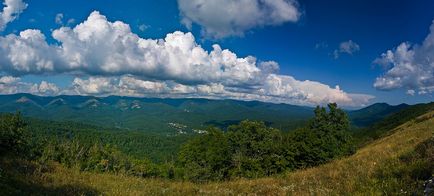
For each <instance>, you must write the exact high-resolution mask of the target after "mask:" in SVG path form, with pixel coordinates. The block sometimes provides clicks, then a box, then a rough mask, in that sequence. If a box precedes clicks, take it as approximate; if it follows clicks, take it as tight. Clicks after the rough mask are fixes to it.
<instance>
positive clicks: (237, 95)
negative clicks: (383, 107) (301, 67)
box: [64, 74, 374, 106]
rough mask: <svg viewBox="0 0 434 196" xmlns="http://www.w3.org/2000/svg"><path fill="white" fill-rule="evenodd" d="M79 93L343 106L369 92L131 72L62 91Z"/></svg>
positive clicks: (286, 81) (273, 79)
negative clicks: (153, 77) (183, 80)
mask: <svg viewBox="0 0 434 196" xmlns="http://www.w3.org/2000/svg"><path fill="white" fill-rule="evenodd" d="M64 92H65V93H66V94H79V95H103V96H107V95H121V96H139V97H142V96H152V97H175V98H176V97H200V98H211V99H237V100H259V101H265V102H274V103H289V104H300V105H317V104H324V103H328V102H337V103H338V104H340V105H344V106H362V105H365V104H366V103H368V102H369V100H370V99H372V98H374V97H373V96H369V95H363V94H348V93H345V92H344V91H343V90H341V89H340V88H339V86H336V87H335V88H331V87H330V86H328V85H325V84H321V83H319V82H315V81H309V80H307V81H298V80H296V79H294V78H293V77H290V76H284V75H276V74H270V75H269V76H268V77H267V78H266V79H265V82H264V83H263V84H261V85H259V86H256V87H249V88H245V87H228V86H224V85H223V84H221V83H209V84H197V85H196V84H191V85H188V84H180V83H176V82H173V81H147V80H143V79H140V78H137V77H134V76H130V75H124V76H120V77H90V78H88V79H81V78H76V79H74V81H73V85H72V86H71V87H70V88H69V89H67V90H65V91H64Z"/></svg>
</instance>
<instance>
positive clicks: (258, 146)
mask: <svg viewBox="0 0 434 196" xmlns="http://www.w3.org/2000/svg"><path fill="white" fill-rule="evenodd" d="M228 138H229V142H230V146H231V154H232V169H231V175H232V176H239V177H260V176H269V175H272V174H276V173H279V172H282V171H284V170H286V169H287V166H288V165H289V163H288V159H287V157H285V149H284V148H283V146H282V143H283V136H282V134H281V132H280V131H279V130H277V129H274V128H270V127H267V126H265V124H264V123H263V122H256V121H242V122H241V123H240V124H238V125H234V126H231V127H229V129H228Z"/></svg>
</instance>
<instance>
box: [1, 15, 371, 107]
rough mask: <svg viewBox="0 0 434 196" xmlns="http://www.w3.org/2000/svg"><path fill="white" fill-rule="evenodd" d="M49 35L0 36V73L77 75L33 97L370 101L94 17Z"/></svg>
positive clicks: (172, 36) (173, 36) (41, 87)
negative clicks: (49, 38)
mask: <svg viewBox="0 0 434 196" xmlns="http://www.w3.org/2000/svg"><path fill="white" fill-rule="evenodd" d="M52 36H53V38H54V39H55V40H56V41H57V44H48V43H47V41H46V39H45V36H44V35H43V34H42V33H41V31H39V30H31V29H29V30H25V31H22V32H20V34H19V35H14V34H10V35H7V36H5V37H0V72H4V73H9V74H12V75H15V76H19V75H28V74H36V75H38V74H44V75H46V74H60V73H62V74H73V75H76V76H80V77H81V78H80V77H77V78H76V79H74V81H73V82H72V84H71V86H70V87H67V88H66V89H59V88H57V87H55V86H52V85H48V84H47V83H44V84H43V83H41V84H38V86H37V87H34V91H35V92H37V93H39V94H56V93H66V94H82V95H98V96H99V95H110V94H116V95H129V96H159V97H205V98H232V99H241V100H261V101H269V102H282V103H292V104H303V105H313V104H320V103H327V102H337V103H339V104H341V105H346V106H360V105H363V104H365V103H367V102H369V99H371V98H372V96H369V95H356V94H349V93H346V92H344V91H343V90H341V89H340V88H339V87H335V88H331V87H329V86H328V85H325V84H322V83H320V82H315V81H298V80H296V79H294V78H293V77H291V76H287V75H279V73H278V72H279V65H278V63H277V62H274V61H258V60H257V59H256V58H255V57H253V56H247V57H238V56H237V55H236V54H235V53H233V52H231V51H230V50H227V49H222V48H221V47H220V46H219V45H217V44H215V45H213V48H212V50H211V51H207V50H205V49H204V48H202V47H201V46H200V45H199V44H198V43H196V41H195V38H194V36H193V35H192V34H191V33H183V32H179V31H176V32H174V33H169V34H167V35H166V37H165V38H164V39H144V38H141V37H139V36H138V35H137V34H134V33H133V32H131V29H130V27H129V25H127V24H125V23H123V22H120V21H115V22H109V21H107V18H106V17H105V16H103V15H101V14H100V13H99V12H92V13H91V14H90V16H89V17H88V18H87V20H85V21H84V22H82V23H80V24H78V25H77V26H75V27H73V28H71V27H61V28H59V29H55V30H54V31H53V33H52ZM5 81H6V79H5ZM22 86H23V85H22ZM24 86H25V85H24ZM27 86H28V85H27ZM25 91H26V92H28V91H30V90H29V89H25Z"/></svg>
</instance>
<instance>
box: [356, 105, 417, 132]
mask: <svg viewBox="0 0 434 196" xmlns="http://www.w3.org/2000/svg"><path fill="white" fill-rule="evenodd" d="M409 106H410V105H407V104H399V105H389V104H387V103H375V104H372V105H370V106H368V107H365V108H362V109H360V110H355V111H349V112H348V115H349V117H350V118H351V120H352V123H353V125H354V126H358V127H363V126H368V125H371V124H373V123H375V122H377V121H379V120H381V119H383V118H384V117H386V116H388V115H390V114H392V113H395V112H398V111H400V110H402V109H405V108H407V107H409Z"/></svg>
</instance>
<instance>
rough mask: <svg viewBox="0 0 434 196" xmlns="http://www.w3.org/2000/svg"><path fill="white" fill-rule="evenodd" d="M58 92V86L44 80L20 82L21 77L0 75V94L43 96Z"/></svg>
mask: <svg viewBox="0 0 434 196" xmlns="http://www.w3.org/2000/svg"><path fill="white" fill-rule="evenodd" d="M59 92H60V89H59V87H57V86H56V85H55V84H53V83H49V82H46V81H41V82H40V83H39V84H37V83H29V82H21V78H18V77H13V76H2V77H0V94H15V93H32V94H36V95H44V96H45V95H57V94H58V93H59Z"/></svg>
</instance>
